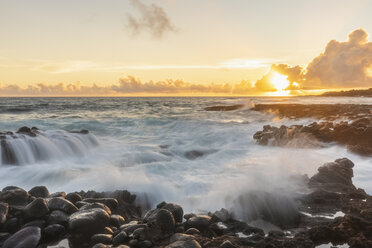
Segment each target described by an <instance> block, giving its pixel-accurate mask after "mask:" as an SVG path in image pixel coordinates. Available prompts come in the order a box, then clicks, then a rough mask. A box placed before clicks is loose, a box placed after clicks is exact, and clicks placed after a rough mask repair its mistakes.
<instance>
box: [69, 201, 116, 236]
mask: <svg viewBox="0 0 372 248" xmlns="http://www.w3.org/2000/svg"><path fill="white" fill-rule="evenodd" d="M109 220H110V216H109V215H108V213H107V212H106V211H105V210H103V209H100V208H94V209H87V210H80V211H78V212H76V213H74V214H72V215H71V216H70V218H69V230H70V233H71V234H72V235H73V236H83V238H87V237H90V236H92V235H94V234H97V233H100V232H102V231H103V229H104V228H105V227H106V226H108V224H109Z"/></svg>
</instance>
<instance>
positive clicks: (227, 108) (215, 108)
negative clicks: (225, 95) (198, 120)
mask: <svg viewBox="0 0 372 248" xmlns="http://www.w3.org/2000/svg"><path fill="white" fill-rule="evenodd" d="M243 107H244V105H243V104H235V105H222V106H212V107H206V108H204V110H206V111H232V110H237V109H240V108H243Z"/></svg>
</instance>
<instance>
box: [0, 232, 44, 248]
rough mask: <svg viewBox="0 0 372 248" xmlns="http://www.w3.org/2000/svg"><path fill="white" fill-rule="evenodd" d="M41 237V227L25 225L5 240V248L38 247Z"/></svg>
mask: <svg viewBox="0 0 372 248" xmlns="http://www.w3.org/2000/svg"><path fill="white" fill-rule="evenodd" d="M40 238H41V230H40V228H38V227H25V228H23V229H21V230H19V231H18V232H16V233H15V234H13V235H12V236H11V237H10V238H8V239H7V240H6V241H5V242H4V244H3V248H36V247H37V246H38V244H39V241H40Z"/></svg>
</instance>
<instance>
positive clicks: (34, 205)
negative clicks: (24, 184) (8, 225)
mask: <svg viewBox="0 0 372 248" xmlns="http://www.w3.org/2000/svg"><path fill="white" fill-rule="evenodd" d="M48 213H49V208H48V206H47V202H46V201H45V200H44V199H42V198H37V199H35V200H33V201H32V202H31V203H29V204H28V205H27V206H26V207H25V208H24V209H23V216H24V218H25V219H37V218H40V217H43V216H45V215H47V214H48Z"/></svg>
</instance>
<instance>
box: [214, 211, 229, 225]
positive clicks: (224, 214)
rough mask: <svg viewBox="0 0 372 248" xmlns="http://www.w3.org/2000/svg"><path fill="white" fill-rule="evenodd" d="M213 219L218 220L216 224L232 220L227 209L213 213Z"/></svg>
mask: <svg viewBox="0 0 372 248" xmlns="http://www.w3.org/2000/svg"><path fill="white" fill-rule="evenodd" d="M212 219H216V221H215V222H219V221H222V222H225V221H227V220H230V219H231V215H230V214H229V212H228V211H227V210H226V209H224V208H221V210H219V211H216V212H214V213H213V215H212Z"/></svg>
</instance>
